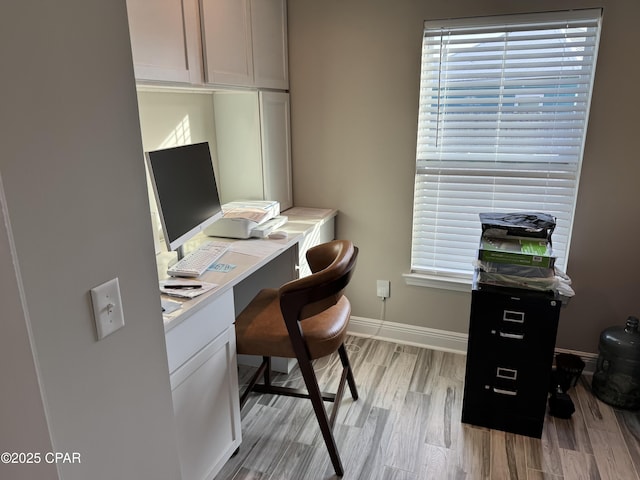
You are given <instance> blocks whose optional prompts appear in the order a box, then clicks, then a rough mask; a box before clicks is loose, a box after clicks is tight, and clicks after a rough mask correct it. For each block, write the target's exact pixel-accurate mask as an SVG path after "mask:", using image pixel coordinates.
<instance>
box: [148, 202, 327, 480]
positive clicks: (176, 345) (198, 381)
mask: <svg viewBox="0 0 640 480" xmlns="http://www.w3.org/2000/svg"><path fill="white" fill-rule="evenodd" d="M292 213H293V214H292V215H289V219H290V223H289V224H286V225H285V226H283V227H282V230H286V231H287V232H288V237H287V238H286V239H279V240H271V239H264V240H258V239H250V240H231V239H227V240H225V239H216V240H225V241H229V242H231V243H232V245H231V247H230V249H229V251H228V252H227V253H225V254H224V255H223V256H222V257H221V258H220V260H219V262H218V263H222V264H229V265H234V268H233V269H231V270H230V271H228V272H226V273H221V272H217V271H206V272H205V273H204V274H203V275H202V276H201V277H200V278H199V279H200V280H202V281H205V282H210V283H214V284H217V285H218V287H217V288H216V289H215V290H212V291H210V292H207V293H205V294H203V295H201V296H199V297H196V298H195V299H191V300H186V301H182V308H180V309H179V310H177V311H175V312H173V313H171V314H169V315H164V316H163V318H164V326H165V337H166V345H167V358H168V363H169V373H170V382H171V390H172V398H173V409H174V415H175V425H176V435H177V440H178V449H179V455H180V463H181V470H182V478H183V480H205V479H207V480H210V479H212V478H213V477H215V475H216V474H217V473H218V472H219V471H220V469H221V468H222V466H223V465H224V463H225V462H226V461H227V460H228V459H229V458H230V457H231V455H232V454H233V452H234V451H235V450H236V449H237V448H238V447H239V446H240V443H241V439H242V436H241V430H240V411H239V398H238V390H239V389H238V373H237V359H236V347H235V329H234V325H233V323H234V321H235V317H236V315H237V314H238V313H239V312H240V311H241V310H242V309H243V308H244V307H245V306H246V304H247V303H248V302H249V301H250V300H251V299H252V298H253V296H255V294H256V293H257V292H258V291H259V290H260V289H262V288H277V287H279V286H280V285H282V284H283V283H285V282H287V281H290V280H292V279H294V278H297V277H298V275H299V272H300V271H304V269H305V267H304V263H306V260H305V259H304V253H305V252H306V250H307V249H308V248H309V247H311V246H313V245H316V244H319V243H322V242H324V241H328V240H331V239H333V238H334V218H335V215H336V211H335V210H316V209H293V211H292ZM284 214H285V215H287V212H284ZM206 240H208V238H207V237H204V236H203V235H200V236H198V237H196V238H194V239H193V240H192V242H189V244H187V245H186V247H185V250H186V251H187V252H188V251H189V250H190V249H192V248H194V247H196V246H197V244H198V243H199V242H202V241H206ZM301 257H302V259H303V261H304V263H301ZM172 259H175V254H169V253H163V254H159V255H158V275H159V278H160V279H163V278H166V268H167V264H168V263H169V262H170V261H171V260H172ZM164 298H169V297H164ZM171 299H172V300H177V301H180V300H179V299H177V298H173V297H171Z"/></svg>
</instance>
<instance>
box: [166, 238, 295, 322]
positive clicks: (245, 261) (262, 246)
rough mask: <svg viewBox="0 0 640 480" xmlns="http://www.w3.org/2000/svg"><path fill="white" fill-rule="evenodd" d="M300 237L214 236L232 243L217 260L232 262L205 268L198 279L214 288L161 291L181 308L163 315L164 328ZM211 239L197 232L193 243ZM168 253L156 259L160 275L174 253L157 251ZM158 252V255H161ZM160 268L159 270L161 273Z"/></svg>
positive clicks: (236, 282) (245, 276)
mask: <svg viewBox="0 0 640 480" xmlns="http://www.w3.org/2000/svg"><path fill="white" fill-rule="evenodd" d="M302 237H303V235H302V234H301V233H298V234H293V235H289V237H288V238H286V239H279V240H271V239H248V240H233V239H221V238H216V239H215V240H216V241H227V242H229V243H230V244H231V246H230V248H229V250H228V251H227V252H226V253H225V254H224V255H223V256H222V257H220V259H219V260H218V262H217V263H219V264H227V265H232V266H233V268H232V269H231V270H229V271H227V272H218V271H213V270H207V271H205V272H204V273H203V274H202V275H201V276H200V277H198V280H201V281H203V282H209V283H213V284H216V285H218V286H217V287H216V288H214V289H212V290H210V291H208V292H206V293H203V294H202V295H199V296H197V297H195V298H192V299H184V298H178V297H173V296H168V295H162V297H163V298H165V299H169V300H173V301H177V302H180V303H181V304H182V308H179V309H178V310H176V311H174V312H172V313H170V314H165V315H163V318H164V329H165V332H168V331H169V330H171V329H172V328H174V327H175V326H177V325H178V324H180V323H182V322H183V321H184V320H186V319H187V318H188V317H189V316H190V315H191V314H192V313H194V312H196V311H198V310H199V309H200V308H201V307H202V305H203V304H205V303H208V302H211V301H212V300H214V299H216V298H217V297H219V296H220V295H222V294H223V293H224V292H226V291H227V290H229V289H230V288H233V287H234V286H235V285H237V284H238V283H240V282H241V281H242V280H244V279H245V278H247V277H248V276H249V275H251V274H252V273H253V272H255V271H256V270H258V269H259V268H260V267H262V266H263V265H266V264H267V263H269V262H270V261H271V260H272V259H274V258H275V257H277V256H278V255H280V254H281V253H283V252H284V251H285V250H287V249H289V248H290V247H292V246H293V245H295V244H296V243H298V242H299V241H300V239H301V238H302ZM207 240H212V239H211V238H210V237H206V236H204V235H202V236H200V235H198V236H196V237H195V238H194V240H193V241H194V243H195V244H197V243H200V242H203V241H207ZM160 255H164V256H166V257H167V259H166V260H164V259H163V260H164V261H162V260H159V261H158V264H159V276H160V277H161V278H167V276H166V264H167V263H168V262H169V261H170V260H169V259H170V258H175V255H171V254H160ZM160 255H159V256H160ZM161 272H162V273H161Z"/></svg>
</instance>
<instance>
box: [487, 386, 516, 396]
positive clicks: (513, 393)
mask: <svg viewBox="0 0 640 480" xmlns="http://www.w3.org/2000/svg"><path fill="white" fill-rule="evenodd" d="M493 393H499V394H500V395H509V396H511V397H515V396H516V395H518V392H514V391H513V390H503V389H502V388H496V387H493Z"/></svg>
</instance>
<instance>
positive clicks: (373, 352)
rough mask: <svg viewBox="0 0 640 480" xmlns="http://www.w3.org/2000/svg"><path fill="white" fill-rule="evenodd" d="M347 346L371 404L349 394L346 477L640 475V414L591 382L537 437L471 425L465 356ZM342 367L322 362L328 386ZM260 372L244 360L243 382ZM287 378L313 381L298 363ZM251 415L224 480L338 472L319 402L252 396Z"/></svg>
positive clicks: (343, 444)
mask: <svg viewBox="0 0 640 480" xmlns="http://www.w3.org/2000/svg"><path fill="white" fill-rule="evenodd" d="M347 349H348V351H349V356H350V359H351V363H352V366H353V369H354V374H355V378H356V383H357V385H358V389H359V393H360V399H359V400H358V401H355V402H354V401H353V400H352V399H351V396H350V394H349V392H348V389H347V390H346V391H345V395H344V399H343V402H342V406H341V408H340V412H339V415H338V419H337V421H336V427H335V429H334V434H335V436H336V441H337V443H338V448H339V450H340V453H341V457H342V462H343V465H344V469H345V475H344V477H343V478H344V479H345V480H351V479H354V480H355V479H359V480H423V479H425V480H426V479H429V480H431V479H433V480H448V479H493V480H505V479H521V480H540V479H545V480H552V479H553V480H561V479H564V480H574V479H590V480H591V479H602V480H639V479H640V476H639V475H638V472H640V413H637V412H629V411H623V410H616V409H613V408H611V407H609V406H608V405H606V404H604V403H602V402H601V401H599V400H598V399H597V398H596V397H594V396H593V395H592V394H591V391H590V378H586V377H585V376H583V377H582V378H581V380H580V383H579V384H578V386H577V387H576V388H573V389H571V390H570V391H569V394H570V396H571V398H572V399H573V401H574V403H575V406H576V412H575V413H574V414H573V416H572V417H571V419H569V420H561V419H558V418H554V417H551V416H547V418H546V419H545V427H544V431H543V436H542V438H541V439H533V438H529V437H524V436H520V435H515V434H511V433H505V432H501V431H498V430H489V429H486V428H479V427H474V426H471V425H466V424H463V423H461V421H460V417H461V411H462V396H463V382H464V371H465V361H466V357H465V356H464V355H459V354H452V353H446V352H440V351H434V350H427V349H423V348H418V347H412V346H406V345H400V344H395V343H390V342H384V341H379V340H373V339H368V338H359V337H349V338H348V341H347ZM339 365H340V362H339V360H338V359H337V358H331V359H322V360H319V361H317V362H316V365H315V367H316V372H317V375H318V377H319V382H320V384H321V388H322V389H323V390H326V391H335V386H336V383H337V380H338V377H339V374H340V367H339ZM252 371H253V369H252V368H250V367H240V382H241V383H242V382H243V380H246V378H248V376H249V375H250V374H251V372H252ZM278 380H279V381H281V382H282V383H283V384H286V385H294V386H302V385H303V382H302V379H301V377H300V375H299V372H298V371H297V369H296V370H294V371H292V372H291V374H289V375H288V376H284V375H281V376H280V377H279V378H278ZM325 405H327V406H328V408H329V409H330V408H331V407H332V404H325ZM242 417H243V420H242V436H243V440H242V445H241V446H240V449H239V451H238V453H237V455H236V456H234V457H233V458H231V459H230V460H229V462H227V464H226V465H225V467H224V468H223V470H222V471H221V472H220V474H219V475H218V476H217V477H216V480H226V479H235V480H248V479H252V480H257V479H260V480H266V479H270V480H289V479H290V480H314V479H329V478H337V477H336V476H335V474H334V472H333V469H332V467H331V463H330V461H329V457H328V454H327V451H326V448H325V445H324V443H323V441H322V437H321V435H320V432H319V429H318V425H317V422H316V419H315V416H314V415H313V410H312V408H311V403H310V402H309V401H308V400H306V399H296V398H288V397H275V396H267V395H264V396H259V395H252V397H251V398H250V400H249V402H248V403H247V405H246V406H245V408H244V409H243V411H242Z"/></svg>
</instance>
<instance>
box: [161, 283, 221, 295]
mask: <svg viewBox="0 0 640 480" xmlns="http://www.w3.org/2000/svg"><path fill="white" fill-rule="evenodd" d="M214 288H218V285H217V284H216V283H209V282H201V281H199V280H191V279H188V278H170V279H167V280H162V281H161V282H160V291H161V292H162V293H164V294H165V295H171V296H172V297H180V298H195V297H197V296H199V295H202V294H203V293H206V292H208V291H209V290H213V289H214Z"/></svg>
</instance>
